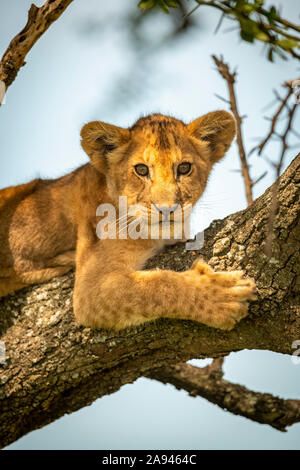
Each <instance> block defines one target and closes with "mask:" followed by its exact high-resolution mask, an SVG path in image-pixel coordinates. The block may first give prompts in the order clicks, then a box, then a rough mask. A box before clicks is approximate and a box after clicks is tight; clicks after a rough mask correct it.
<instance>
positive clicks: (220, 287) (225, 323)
mask: <svg viewBox="0 0 300 470" xmlns="http://www.w3.org/2000/svg"><path fill="white" fill-rule="evenodd" d="M192 270H193V271H194V272H195V273H197V274H198V276H199V278H198V282H199V287H200V286H201V291H202V299H203V300H202V302H201V301H200V302H201V307H202V312H203V313H204V316H205V321H203V320H202V319H201V320H199V321H202V322H203V323H205V324H207V325H209V326H213V327H215V328H220V329H222V330H231V329H232V328H233V327H234V326H235V324H236V323H237V322H239V321H240V320H241V319H242V318H244V317H245V316H246V315H247V313H248V302H247V300H255V299H256V295H255V293H256V288H255V284H254V282H253V281H252V280H251V279H246V278H244V277H243V275H244V273H243V272H242V271H229V272H226V271H224V272H214V271H213V270H212V269H211V268H210V267H209V266H208V265H205V264H203V262H201V261H200V262H198V263H194V265H193V267H192ZM199 307H200V306H199Z"/></svg>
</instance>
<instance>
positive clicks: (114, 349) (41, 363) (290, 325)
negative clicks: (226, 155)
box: [0, 154, 300, 446]
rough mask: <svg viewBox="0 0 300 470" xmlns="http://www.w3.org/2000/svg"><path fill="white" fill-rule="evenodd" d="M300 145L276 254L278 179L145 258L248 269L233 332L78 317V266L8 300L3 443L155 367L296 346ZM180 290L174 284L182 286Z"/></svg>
mask: <svg viewBox="0 0 300 470" xmlns="http://www.w3.org/2000/svg"><path fill="white" fill-rule="evenodd" d="M299 182H300V154H299V155H298V156H297V157H296V158H295V160H294V161H293V162H292V164H291V165H290V166H289V168H288V169H287V170H286V171H285V172H284V174H283V175H282V176H281V177H280V181H279V183H278V200H279V210H278V212H277V214H276V219H275V222H274V233H275V234H276V239H275V240H274V244H273V253H272V258H271V259H270V260H268V258H267V257H266V256H265V254H264V243H265V241H266V238H265V227H266V224H267V223H268V217H269V211H270V204H271V199H272V187H271V188H269V189H268V190H267V191H266V193H265V194H264V195H262V196H261V197H260V198H258V199H257V200H256V201H254V203H253V204H252V205H251V206H250V207H249V208H247V209H245V210H244V211H241V212H237V213H235V214H233V215H231V216H229V217H227V218H225V219H224V220H219V221H215V222H213V223H212V224H211V226H210V227H209V228H208V229H207V230H206V231H205V245H204V247H203V248H202V249H201V250H199V251H197V252H196V251H195V252H191V251H186V250H185V246H184V245H183V244H179V245H177V246H170V247H168V248H167V249H166V251H165V252H163V253H161V254H159V255H157V256H156V257H154V258H153V259H151V260H150V262H149V263H148V266H147V267H155V266H156V267H160V268H166V269H175V270H177V271H182V270H185V269H187V268H188V267H189V266H191V264H192V263H193V261H194V260H195V258H197V257H198V256H199V255H201V256H202V257H203V258H204V259H206V260H207V261H209V263H210V264H211V266H213V267H214V268H215V269H216V270H224V269H225V270H230V269H234V270H235V269H240V268H242V269H245V271H246V272H247V274H248V275H249V276H251V277H253V278H255V280H256V282H257V287H258V294H259V298H258V300H257V301H255V302H252V303H251V307H250V313H249V316H248V317H247V318H245V319H244V320H243V321H242V322H240V323H239V324H238V325H237V326H236V328H234V329H233V330H232V331H229V332H225V331H221V330H216V329H213V328H209V327H206V326H204V325H201V324H199V323H196V322H192V321H183V320H168V319H161V320H159V321H156V322H153V323H149V324H145V325H141V326H139V327H136V328H130V329H126V330H123V331H120V332H119V333H116V332H113V331H105V330H92V329H90V328H84V327H82V326H78V325H77V324H75V322H74V317H73V312H72V289H73V278H74V274H72V273H71V274H68V275H65V276H62V277H61V278H57V279H54V280H52V281H51V282H49V283H47V284H44V285H40V286H37V287H31V288H28V289H25V290H23V291H20V292H18V293H16V294H14V295H10V296H8V297H7V298H4V299H2V300H1V301H0V331H1V332H2V337H1V340H2V341H3V342H4V345H5V347H6V364H5V365H2V367H0V371H1V372H0V410H1V411H0V444H1V446H6V445H8V444H9V443H11V442H13V441H14V440H16V439H18V438H19V437H21V436H22V435H24V434H25V433H27V432H29V431H31V430H33V429H37V428H39V427H42V426H44V425H45V424H47V423H50V422H52V421H54V420H55V419H57V418H59V417H60V416H62V415H63V414H65V413H71V412H73V411H75V410H78V409H79V408H81V407H83V406H86V405H88V404H91V403H92V402H93V401H94V400H95V399H96V398H99V397H101V396H103V395H106V394H110V393H113V392H115V391H117V390H118V389H119V388H120V387H121V386H122V385H124V384H126V383H131V382H133V381H134V380H136V379H137V378H139V377H141V376H145V375H149V374H150V373H151V371H153V370H156V369H158V368H161V367H168V366H172V365H175V364H177V363H179V362H186V361H188V360H189V359H192V358H205V357H222V356H224V355H227V354H228V353H229V352H231V351H239V350H241V349H264V350H270V351H276V352H281V353H283V354H292V353H293V352H294V350H293V349H292V343H293V341H295V340H297V339H300V308H299V288H300V282H299V264H300V259H299V258H300V250H299V248H300V198H299V195H300V184H299ZM174 295H176V293H174Z"/></svg>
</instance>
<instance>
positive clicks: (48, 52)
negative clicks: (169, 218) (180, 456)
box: [0, 0, 300, 449]
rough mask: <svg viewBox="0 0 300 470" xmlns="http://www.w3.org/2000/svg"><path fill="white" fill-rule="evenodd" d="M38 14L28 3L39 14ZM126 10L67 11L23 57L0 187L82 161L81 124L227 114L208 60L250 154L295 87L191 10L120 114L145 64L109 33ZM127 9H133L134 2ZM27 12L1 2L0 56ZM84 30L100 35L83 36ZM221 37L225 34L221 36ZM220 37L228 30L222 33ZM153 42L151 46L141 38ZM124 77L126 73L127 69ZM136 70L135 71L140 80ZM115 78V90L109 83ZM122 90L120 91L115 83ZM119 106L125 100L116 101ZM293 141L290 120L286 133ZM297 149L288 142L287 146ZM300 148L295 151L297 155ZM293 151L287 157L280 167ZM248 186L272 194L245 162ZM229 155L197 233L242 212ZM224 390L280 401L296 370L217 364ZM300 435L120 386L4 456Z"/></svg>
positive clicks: (279, 363) (184, 398)
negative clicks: (285, 91)
mask: <svg viewBox="0 0 300 470" xmlns="http://www.w3.org/2000/svg"><path fill="white" fill-rule="evenodd" d="M42 3H43V2H41V1H38V2H36V4H37V5H38V6H40V5H41V4H42ZM132 3H135V2H130V1H129V0H128V1H125V0H111V1H110V2H102V3H101V8H100V7H99V2H98V1H97V0H90V1H89V2H84V1H79V0H75V1H74V3H73V4H71V5H70V7H69V8H68V9H67V10H66V12H65V13H64V14H63V15H62V17H61V18H60V19H59V20H58V21H57V22H56V23H55V24H53V25H52V26H51V27H50V29H49V30H48V31H47V32H46V34H45V35H44V36H43V37H42V38H41V39H40V40H39V41H38V43H37V44H36V45H35V46H34V48H33V49H32V51H31V52H30V53H29V54H28V56H27V59H26V62H27V64H26V65H25V66H24V67H23V68H22V69H21V70H20V72H19V75H18V77H17V79H16V81H15V82H14V83H13V85H12V86H11V87H10V89H9V90H8V93H7V96H6V104H5V105H3V106H2V107H1V108H0V138H1V140H0V151H1V159H0V187H5V186H8V185H14V184H19V183H22V182H25V181H29V180H30V179H33V178H35V177H37V176H40V177H44V178H49V177H50V178H51V177H57V176H60V175H62V174H65V173H67V172H69V171H71V170H72V169H74V168H76V167H78V166H79V165H81V164H83V163H85V162H86V161H87V156H86V155H85V154H84V152H83V150H82V149H81V147H80V144H79V132H80V128H81V126H82V125H83V124H84V123H86V122H88V121H89V120H93V119H99V120H107V121H109V122H112V123H114V124H117V125H121V126H128V125H131V124H132V123H133V122H134V121H135V120H136V119H137V118H138V117H139V116H140V115H141V114H146V113H148V112H153V111H160V112H162V113H171V114H173V115H174V116H176V117H179V118H182V119H183V120H186V121H190V120H192V119H194V118H196V117H198V116H200V115H202V114H204V113H206V112H209V111H212V110H214V109H222V108H224V107H225V108H226V104H224V103H223V102H221V101H220V100H219V99H218V98H217V97H216V96H215V93H217V94H219V95H222V96H226V94H227V90H226V86H225V83H224V82H223V80H222V79H221V78H220V77H219V75H218V74H217V72H216V71H215V67H214V65H213V62H212V59H211V55H212V54H216V55H220V54H223V55H224V59H225V61H227V62H229V63H230V64H231V66H232V67H235V66H238V73H239V74H238V80H237V86H236V87H237V95H238V102H239V108H240V111H241V114H247V116H248V117H247V119H246V120H245V124H244V130H243V132H244V136H245V143H246V147H247V148H248V149H250V148H252V147H253V146H254V144H255V140H254V138H255V137H261V136H263V135H264V134H265V133H266V130H267V129H268V125H269V123H268V121H266V120H265V119H264V118H263V116H264V115H266V114H270V113H271V112H272V109H270V110H267V111H266V110H265V109H264V108H265V106H266V105H267V104H269V103H270V102H271V101H272V100H273V91H272V90H273V89H274V88H276V89H279V90H280V85H281V84H282V82H284V81H285V80H287V79H292V78H297V77H299V75H300V70H299V69H300V67H299V64H298V63H297V62H296V61H287V62H284V61H280V60H278V61H276V63H270V62H267V61H266V59H265V53H264V52H262V47H261V45H260V44H258V45H256V46H253V45H250V44H246V43H242V42H241V41H240V40H239V38H238V36H237V34H236V33H224V32H222V30H221V31H220V32H219V33H218V34H214V29H215V26H216V24H217V22H218V18H219V15H218V14H217V13H216V12H215V11H211V10H210V9H207V8H206V9H204V10H202V9H199V10H198V13H197V15H200V14H201V15H203V20H202V25H203V28H202V29H201V31H200V32H197V31H194V32H193V33H190V36H189V37H187V38H186V39H182V40H181V41H178V42H176V43H174V46H172V44H171V45H170V46H169V47H167V48H165V49H164V50H162V51H160V50H158V51H157V52H155V53H153V54H152V55H151V56H150V57H149V60H148V61H147V74H148V75H147V79H145V83H143V86H141V87H140V88H139V90H137V92H136V94H133V95H132V94H131V95H130V94H129V93H128V96H126V100H124V102H123V101H122V99H120V102H119V103H116V102H115V103H113V102H111V100H109V97H110V94H111V92H112V90H113V92H115V93H116V96H119V95H120V96H122V94H120V89H119V86H120V83H122V77H123V76H124V77H125V76H128V73H129V77H130V73H132V74H137V73H140V74H141V76H144V75H143V70H142V68H143V66H144V63H141V64H140V65H139V64H136V62H135V61H134V55H133V52H132V50H131V49H130V48H129V42H128V34H127V32H126V29H125V28H122V27H120V25H118V24H114V21H113V20H115V19H117V18H118V15H123V14H124V12H125V11H126V9H127V8H130V5H131V8H133V7H132ZM136 3H137V2H136ZM272 3H273V4H276V5H278V4H282V6H283V8H282V12H283V15H286V16H287V17H288V18H290V19H292V20H294V21H297V18H299V9H298V10H297V9H296V8H297V7H296V2H295V1H294V0H285V1H281V2H278V1H276V0H273V2H272ZM30 4H31V2H30V1H27V0H6V1H2V2H1V3H0V18H1V20H0V22H1V28H0V50H1V51H2V52H4V50H5V49H6V47H7V45H8V43H9V41H10V40H11V39H12V37H13V36H14V35H15V34H17V33H18V32H19V31H20V30H21V29H22V28H23V26H24V24H25V22H26V17H27V11H28V9H29V7H30ZM91 20H93V21H94V22H95V21H99V22H100V25H101V27H100V30H98V31H97V30H96V31H93V32H91V31H90V32H89V34H83V32H82V30H83V26H84V25H86V24H91V23H90V22H91ZM166 21H167V20H166V18H165V17H164V16H161V17H158V19H157V20H156V22H155V23H154V24H153V26H150V27H149V29H148V30H147V34H148V35H150V37H152V36H153V40H155V37H156V34H158V32H159V31H160V30H162V29H163V28H166ZM228 26H230V25H227V27H228ZM222 29H226V28H225V27H224V28H222ZM151 35H152V36H151ZM131 66H132V71H131V70H129V71H128V67H131ZM139 67H141V70H139ZM116 78H119V81H117V82H116ZM125 84H126V82H125ZM124 93H125V95H126V88H125V91H124V90H123V95H124ZM295 128H296V129H297V128H298V129H300V117H299V116H298V117H297V121H295ZM293 143H294V144H297V141H296V140H294V141H293ZM299 147H300V145H299ZM296 153H297V149H293V150H291V151H290V153H289V155H288V158H287V160H286V164H288V163H289V161H290V160H291V158H292V156H293V155H295V154H296ZM267 155H268V157H269V158H273V159H274V160H275V161H276V159H277V157H278V146H277V144H276V143H273V144H272V145H270V147H269V148H268V152H267ZM251 165H252V168H251V171H252V174H253V176H259V175H260V174H261V173H262V172H263V171H265V170H266V169H268V170H269V172H268V175H267V177H266V178H264V179H263V180H262V181H261V182H260V183H259V184H258V185H257V187H255V197H257V196H259V195H260V194H262V193H263V191H264V190H265V189H266V188H267V187H268V186H269V185H270V184H271V183H272V181H273V174H272V171H271V170H270V168H269V166H268V165H267V164H266V163H265V161H264V160H263V159H262V158H259V157H256V156H252V157H251ZM238 168H239V160H238V153H237V148H236V144H235V143H234V144H233V145H232V147H231V149H230V151H229V152H228V155H227V156H226V158H225V159H224V160H222V161H221V162H220V163H219V164H218V165H217V166H216V168H215V170H214V172H213V174H212V176H211V178H210V182H209V186H208V189H207V192H206V195H205V196H204V198H203V201H202V202H200V204H199V206H198V208H197V210H196V211H195V214H194V218H193V228H194V230H195V231H198V230H200V229H203V228H205V227H206V226H207V225H208V224H209V223H210V222H211V221H212V220H213V219H217V218H222V217H224V216H226V215H228V214H230V213H232V212H235V211H237V210H240V209H243V208H245V207H246V200H245V196H244V187H243V182H242V179H241V177H240V175H239V173H236V172H233V171H232V170H234V169H238ZM225 371H226V375H225V377H226V378H229V379H231V380H233V381H234V382H240V383H243V384H246V385H247V386H249V387H253V389H254V390H260V391H268V392H272V393H275V394H278V395H280V396H282V397H287V398H288V397H295V398H299V396H297V393H296V392H299V382H300V381H299V373H300V365H299V366H296V365H293V364H292V362H291V359H290V357H288V356H286V357H285V356H282V355H275V354H273V353H270V352H262V351H260V352H258V351H243V352H241V353H235V354H231V355H230V357H229V358H227V359H226V365H225ZM299 431H300V424H297V425H295V426H293V427H292V428H291V430H289V432H288V433H285V434H281V433H279V432H278V431H275V430H273V429H269V428H268V427H267V426H264V425H259V424H257V423H252V422H249V421H247V420H245V419H244V418H240V417H236V416H232V415H230V414H229V413H226V412H224V411H221V410H219V409H218V408H217V407H216V406H214V405H211V404H209V403H208V402H207V401H205V400H203V399H201V398H197V399H194V398H191V397H189V396H188V395H187V394H186V393H185V392H178V391H176V390H174V389H173V387H171V386H164V385H162V384H159V383H155V382H152V381H150V380H147V379H140V380H138V381H137V382H136V383H135V384H133V385H127V386H125V387H123V389H122V390H121V391H119V392H117V393H116V394H114V395H111V396H108V397H104V398H103V399H101V400H97V401H96V402H95V403H94V404H93V405H92V406H90V407H87V408H84V409H82V410H80V411H79V412H76V413H73V414H72V415H70V416H66V417H63V418H62V419H60V420H58V421H57V422H55V423H52V424H51V425H49V426H46V427H45V428H43V429H41V430H38V431H34V432H33V433H30V434H29V435H28V436H25V437H24V438H22V439H20V440H19V441H18V442H16V443H14V444H12V445H11V446H10V448H20V449H21V448H22V449H24V448H76V447H80V448H102V449H105V448H110V449H113V448H173V449H176V448H177V449H178V448H194V449H195V448H210V449H213V448H298V449H299V448H300V439H299Z"/></svg>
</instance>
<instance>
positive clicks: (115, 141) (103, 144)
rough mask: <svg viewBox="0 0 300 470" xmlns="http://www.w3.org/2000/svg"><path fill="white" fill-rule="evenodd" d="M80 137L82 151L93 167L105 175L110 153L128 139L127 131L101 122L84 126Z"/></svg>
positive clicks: (128, 133) (128, 132)
mask: <svg viewBox="0 0 300 470" xmlns="http://www.w3.org/2000/svg"><path fill="white" fill-rule="evenodd" d="M80 135H81V139H82V140H81V146H82V148H83V150H84V151H85V152H86V153H87V154H88V156H89V157H90V159H91V162H92V164H93V165H94V167H96V168H97V169H98V170H99V171H101V173H105V172H106V170H107V169H108V166H109V157H110V153H111V152H112V151H113V150H115V149H117V148H118V147H119V146H121V145H123V144H125V143H126V142H128V141H129V139H130V131H129V130H128V129H123V128H122V127H117V126H113V125H112V124H106V123H105V122H101V121H92V122H89V123H88V124H85V125H84V126H83V128H82V129H81V132H80Z"/></svg>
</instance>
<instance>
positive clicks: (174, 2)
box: [165, 0, 179, 8]
mask: <svg viewBox="0 0 300 470" xmlns="http://www.w3.org/2000/svg"><path fill="white" fill-rule="evenodd" d="M165 2H166V4H167V5H168V7H171V8H178V7H179V2H178V0H165Z"/></svg>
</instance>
